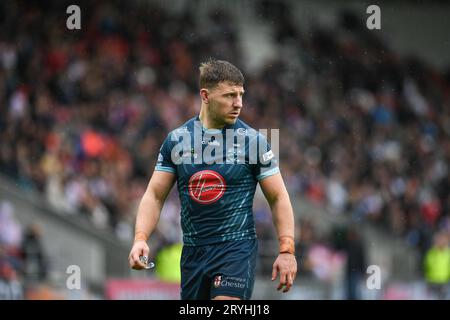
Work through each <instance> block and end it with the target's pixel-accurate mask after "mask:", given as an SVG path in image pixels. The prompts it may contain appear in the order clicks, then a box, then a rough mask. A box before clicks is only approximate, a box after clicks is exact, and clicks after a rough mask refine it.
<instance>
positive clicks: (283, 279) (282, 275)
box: [277, 271, 287, 290]
mask: <svg viewBox="0 0 450 320" xmlns="http://www.w3.org/2000/svg"><path fill="white" fill-rule="evenodd" d="M286 276H287V274H286V272H284V271H283V272H280V284H279V285H278V287H277V290H280V289H281V288H283V286H284V285H285V284H286Z"/></svg>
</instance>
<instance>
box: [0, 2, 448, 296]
mask: <svg viewBox="0 0 450 320" xmlns="http://www.w3.org/2000/svg"><path fill="white" fill-rule="evenodd" d="M71 4H74V3H72V2H71V1H25V0H24V1H2V2H1V3H0V299H177V298H178V283H177V281H178V280H179V274H178V271H177V269H178V259H179V252H180V241H181V231H180V226H179V216H178V211H179V201H178V198H177V195H176V193H175V191H174V192H172V194H171V195H170V197H169V199H168V201H167V202H166V204H165V207H164V209H163V213H162V216H161V220H160V223H159V226H158V229H157V232H156V233H155V234H154V235H153V236H152V238H151V240H150V248H151V258H152V259H155V260H156V263H157V268H156V270H152V271H143V272H142V271H141V272H137V271H131V270H129V268H128V262H127V257H128V253H129V249H130V246H131V242H132V238H133V226H134V225H133V224H134V219H135V214H136V208H137V204H138V201H139V200H140V197H141V195H142V194H143V192H144V190H145V187H146V184H147V181H148V178H149V177H150V175H151V173H152V171H153V167H154V164H155V160H156V155H157V153H158V148H159V146H160V144H161V142H162V141H163V139H164V137H165V135H166V134H167V133H168V131H170V130H171V129H173V128H174V127H176V126H177V125H179V124H181V123H182V122H184V121H185V120H186V119H188V118H190V117H192V116H194V115H195V114H196V113H197V112H198V110H199V106H200V102H199V99H198V88H197V77H198V64H199V63H200V62H201V61H203V60H206V59H207V58H208V57H210V56H212V57H216V58H222V59H226V60H229V61H231V62H232V63H234V64H236V65H237V66H238V67H240V68H241V69H242V70H243V71H244V75H245V76H246V91H247V94H246V99H245V102H244V106H245V107H244V109H243V115H242V118H243V120H244V121H247V122H248V123H250V124H251V125H252V126H253V127H255V128H280V166H281V171H282V174H283V175H284V178H285V181H286V183H287V186H288V190H289V192H290V195H291V199H292V201H293V204H294V211H295V214H296V220H297V222H298V230H297V239H296V242H297V250H298V252H299V259H298V262H299V273H298V278H297V281H296V283H295V287H294V288H293V289H292V290H291V292H289V293H288V294H285V295H283V294H281V293H278V292H277V291H276V290H275V284H274V283H271V282H270V272H271V265H272V263H273V261H274V258H275V254H276V252H277V242H276V240H275V239H276V238H275V234H274V228H273V225H272V222H271V215H270V211H269V210H268V206H267V205H266V203H265V200H264V198H263V197H262V195H261V193H260V192H258V195H257V197H256V198H255V204H254V214H255V219H256V223H257V232H258V237H259V240H260V254H259V258H258V259H259V260H258V275H257V281H256V285H255V290H254V295H253V298H254V299H351V298H355V299H445V298H447V299H448V298H449V295H448V285H449V279H450V276H449V275H450V266H449V262H448V256H449V254H450V253H449V250H450V249H449V245H448V238H449V236H450V215H449V214H450V195H449V190H450V167H449V163H450V68H449V67H450V38H449V33H448V31H449V30H450V22H449V19H448V12H450V6H449V5H448V4H447V3H446V2H444V1H423V2H418V1H412V2H410V1H388V2H387V1H378V2H377V4H378V5H379V6H380V7H381V27H382V28H381V30H368V29H367V28H366V19H367V18H368V16H369V15H368V14H367V13H366V8H367V6H368V5H370V4H372V3H364V2H359V1H358V2H356V1H345V2H344V1H342V2H340V1H339V2H337V1H308V2H301V1H287V0H286V1H278V2H277V1H268V0H254V1H250V0H243V1H236V0H231V1H217V0H197V1H194V0H192V1H189V0H183V1H181V0H167V1H163V0H159V1H150V0H140V1H138V0H131V1H81V2H77V3H76V4H78V5H79V6H80V8H81V30H68V29H67V28H66V19H67V18H68V16H69V15H68V14H67V13H66V8H67V7H68V5H71ZM446 257H447V258H446ZM445 259H447V260H445ZM446 261H447V262H446ZM71 265H75V266H79V267H80V271H81V289H80V290H69V289H68V288H67V284H68V282H71V281H72V280H73V278H71V276H72V274H70V273H68V267H69V266H71ZM369 265H376V266H378V267H379V268H380V270H381V288H380V289H379V290H369V289H368V288H367V286H366V279H367V278H368V276H370V275H369V274H367V273H366V270H367V267H368V266H369ZM445 270H447V271H445ZM71 283H72V282H71ZM446 289H447V291H445V290H446Z"/></svg>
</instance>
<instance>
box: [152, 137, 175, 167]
mask: <svg viewBox="0 0 450 320" xmlns="http://www.w3.org/2000/svg"><path fill="white" fill-rule="evenodd" d="M171 152H172V142H171V141H170V134H169V135H168V136H167V137H166V139H165V140H164V142H163V144H162V145H161V148H160V149H159V154H158V160H157V162H156V167H155V170H156V171H166V172H171V173H176V166H175V164H174V162H173V161H172V157H171Z"/></svg>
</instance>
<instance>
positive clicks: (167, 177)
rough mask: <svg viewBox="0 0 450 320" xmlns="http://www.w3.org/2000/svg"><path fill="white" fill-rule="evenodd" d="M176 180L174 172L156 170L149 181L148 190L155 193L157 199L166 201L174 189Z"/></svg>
mask: <svg viewBox="0 0 450 320" xmlns="http://www.w3.org/2000/svg"><path fill="white" fill-rule="evenodd" d="M175 180H176V176H175V174H174V173H171V172H167V171H158V170H155V171H154V172H153V175H152V177H151V179H150V182H149V183H148V187H147V192H149V193H151V194H153V195H154V196H155V198H156V199H158V200H161V201H164V200H165V199H166V197H167V195H168V194H169V192H170V190H171V189H172V187H173V185H174V183H175Z"/></svg>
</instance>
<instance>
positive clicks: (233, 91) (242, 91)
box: [224, 89, 245, 94]
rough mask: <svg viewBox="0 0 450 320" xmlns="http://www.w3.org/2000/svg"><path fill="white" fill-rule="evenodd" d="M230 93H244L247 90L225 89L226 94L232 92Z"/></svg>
mask: <svg viewBox="0 0 450 320" xmlns="http://www.w3.org/2000/svg"><path fill="white" fill-rule="evenodd" d="M230 93H242V94H244V93H245V90H244V89H242V90H232V91H225V92H224V94H230Z"/></svg>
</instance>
